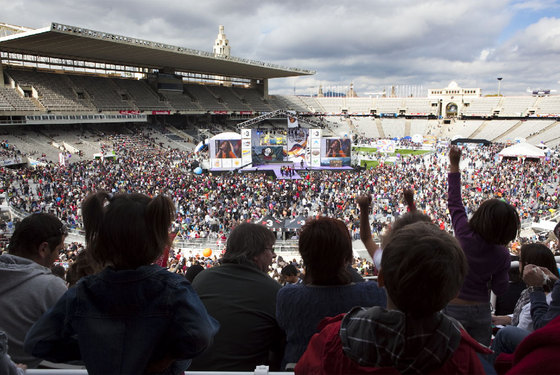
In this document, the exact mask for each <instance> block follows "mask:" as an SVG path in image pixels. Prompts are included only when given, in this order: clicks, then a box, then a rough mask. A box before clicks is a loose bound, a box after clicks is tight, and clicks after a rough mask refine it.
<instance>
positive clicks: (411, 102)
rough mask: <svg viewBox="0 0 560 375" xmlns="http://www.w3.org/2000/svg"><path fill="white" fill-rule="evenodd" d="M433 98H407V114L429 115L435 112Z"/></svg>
mask: <svg viewBox="0 0 560 375" xmlns="http://www.w3.org/2000/svg"><path fill="white" fill-rule="evenodd" d="M433 102H435V101H434V100H433V99H427V98H406V99H405V103H406V104H405V105H406V114H412V115H429V114H435V110H434V109H433V107H432V103H433Z"/></svg>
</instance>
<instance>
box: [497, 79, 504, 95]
mask: <svg viewBox="0 0 560 375" xmlns="http://www.w3.org/2000/svg"><path fill="white" fill-rule="evenodd" d="M497 79H498V96H500V88H501V85H502V79H503V78H502V77H498V78H497Z"/></svg>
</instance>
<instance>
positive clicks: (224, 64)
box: [0, 23, 560, 277]
mask: <svg viewBox="0 0 560 375" xmlns="http://www.w3.org/2000/svg"><path fill="white" fill-rule="evenodd" d="M313 74H315V72H314V71H311V70H306V69H301V68H294V67H284V66H279V65H275V64H274V63H266V62H261V61H254V60H247V59H242V58H237V57H233V56H230V53H229V41H228V40H227V39H226V38H225V34H224V30H223V27H221V28H220V32H219V34H218V38H217V39H216V42H215V45H214V51H213V52H212V53H210V52H204V51H199V50H194V49H189V48H186V47H179V46H173V45H168V44H164V43H159V42H153V41H149V40H141V39H138V38H131V37H127V36H123V35H116V34H112V33H108V32H103V31H95V30H89V29H85V28H82V27H79V26H71V25H65V24H59V23H52V24H51V25H50V26H48V27H45V28H41V29H28V28H25V27H21V26H15V25H8V24H0V139H1V140H2V145H1V146H2V153H1V154H0V163H1V165H2V184H3V186H2V191H3V193H4V198H3V202H2V206H1V208H2V212H1V215H2V217H1V219H2V222H1V225H2V227H1V229H2V249H5V248H6V245H7V242H8V241H9V237H10V235H11V233H12V232H13V229H14V225H15V222H17V221H19V220H21V219H23V218H24V217H25V216H27V215H29V214H30V213H32V212H50V213H54V214H56V215H57V216H58V217H59V218H61V220H62V221H63V222H64V223H65V224H66V225H68V227H70V228H71V230H70V234H69V237H68V240H69V241H71V242H72V243H74V244H78V245H77V247H78V248H80V247H83V244H84V232H83V230H82V229H83V222H82V220H81V218H80V213H81V209H80V202H81V200H82V199H83V198H84V197H85V195H86V194H87V193H88V192H91V191H94V190H95V189H105V190H107V191H109V192H113V193H117V192H136V191H139V192H143V193H146V194H148V195H154V196H155V195H157V194H167V195H169V196H170V197H172V199H173V201H174V203H175V205H176V206H177V212H178V218H177V220H176V221H175V222H174V224H173V225H174V231H175V232H176V233H177V237H176V239H175V242H174V245H173V248H174V249H175V251H176V253H177V256H178V258H177V259H172V258H171V259H170V262H173V263H170V264H172V265H173V267H175V269H178V268H179V267H180V266H181V261H182V262H183V263H182V265H183V266H184V264H185V260H187V261H188V262H189V263H190V260H189V259H192V258H194V257H196V259H197V260H198V259H202V261H203V262H204V258H208V259H207V260H206V262H209V263H212V262H213V261H214V260H216V259H217V256H219V255H220V254H222V253H223V251H224V246H225V239H226V238H227V235H228V234H229V232H230V230H231V229H232V228H233V227H234V226H235V225H236V224H237V223H240V222H254V223H259V224H263V225H265V226H267V227H268V228H270V229H271V230H273V231H274V232H275V233H276V235H277V238H278V240H277V242H276V245H275V249H276V250H275V251H276V253H277V254H278V255H279V256H282V257H284V258H285V259H292V258H298V259H299V254H298V251H297V239H296V238H297V233H298V230H299V229H300V228H301V226H302V225H303V223H305V220H307V219H308V218H311V217H316V216H319V215H325V216H331V217H336V218H340V219H341V220H343V221H344V222H345V223H346V225H347V227H348V230H349V232H350V234H351V236H352V239H353V240H354V242H353V246H354V256H355V257H356V259H355V266H356V267H358V268H360V272H361V273H362V275H364V276H367V277H371V275H372V272H371V271H372V269H373V266H371V259H367V258H368V255H367V251H366V249H365V248H364V246H363V245H362V244H361V242H360V241H359V238H360V235H359V224H357V220H358V207H357V205H356V203H355V199H356V198H357V197H358V196H359V195H361V194H371V195H372V196H373V197H374V204H373V207H372V212H371V219H372V228H373V232H374V237H375V238H376V241H378V240H379V239H380V238H382V234H383V233H384V231H385V230H386V228H387V227H389V226H390V223H392V222H393V221H394V220H395V219H396V218H398V217H399V215H401V214H404V213H405V212H406V205H404V204H403V203H402V202H400V195H401V193H402V190H403V189H404V188H408V187H412V188H413V189H414V190H415V191H416V199H417V205H418V207H419V209H421V210H422V212H423V213H426V214H427V215H429V216H430V217H432V219H433V221H434V222H436V223H437V224H438V225H439V226H440V228H442V229H445V230H448V231H451V229H452V227H451V223H450V220H449V215H448V211H447V207H446V200H445V195H446V194H447V193H446V186H445V185H446V170H445V168H446V167H445V165H446V164H445V163H446V161H447V148H448V146H449V145H450V144H460V145H462V146H463V147H464V149H465V160H464V167H465V168H466V169H467V170H468V173H467V174H466V175H467V184H468V185H467V186H468V188H467V189H468V194H469V201H468V204H469V207H468V211H469V213H472V212H473V211H474V210H475V208H476V207H478V205H479V204H480V202H482V201H483V200H485V199H488V198H494V197H497V198H505V199H507V200H508V201H510V202H512V204H514V205H515V207H516V209H517V210H518V212H519V215H520V217H521V223H522V226H521V231H520V235H519V238H518V239H516V241H514V242H513V243H512V244H511V245H510V248H509V249H510V251H511V252H512V253H515V251H516V250H517V249H518V248H519V246H520V245H521V244H522V243H525V242H527V241H541V242H544V243H546V244H547V245H549V246H550V247H551V249H552V248H553V247H554V243H555V241H556V240H557V239H556V237H555V236H554V234H553V233H552V230H553V228H554V227H555V225H556V223H557V222H558V217H559V210H558V209H559V201H558V194H559V192H560V188H559V180H558V179H559V177H558V176H559V175H560V173H559V172H560V171H559V165H560V164H559V157H560V154H559V151H558V150H559V148H558V146H559V145H560V96H559V95H552V94H551V93H550V92H546V91H542V92H534V93H532V94H528V95H524V96H501V95H497V96H496V95H493V96H484V95H483V93H482V92H481V90H480V89H479V88H463V87H460V85H459V84H458V83H456V82H451V83H449V85H448V86H447V87H444V88H431V89H429V90H428V92H427V93H426V95H425V96H423V97H422V96H414V97H413V96H410V95H405V96H398V95H397V94H396V91H397V90H396V89H393V90H391V92H386V93H383V94H379V95H377V96H375V97H373V96H367V97H364V96H359V93H356V92H354V90H353V88H352V87H350V89H349V90H348V92H344V93H341V94H340V93H339V94H337V95H333V93H332V92H330V91H328V92H323V89H322V88H320V89H319V90H318V92H317V93H316V94H315V95H310V96H295V95H292V96H290V95H274V94H273V93H270V92H269V81H270V80H272V79H278V78H285V77H303V76H310V75H313ZM462 165H463V164H462ZM75 248H76V246H74V249H75ZM208 250H210V251H208ZM212 254H213V255H214V256H213V257H212V256H211V255H212ZM556 255H558V254H556ZM366 259H367V260H366ZM366 263H367V265H366ZM61 264H64V265H65V266H67V265H68V262H67V261H66V262H61ZM364 272H365V274H364ZM368 272H369V273H368ZM278 273H279V272H278V270H275V271H271V276H274V277H277V276H279V275H278Z"/></svg>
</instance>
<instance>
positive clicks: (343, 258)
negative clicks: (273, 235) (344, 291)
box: [299, 216, 352, 285]
mask: <svg viewBox="0 0 560 375" xmlns="http://www.w3.org/2000/svg"><path fill="white" fill-rule="evenodd" d="M299 253H300V254H301V258H302V259H303V264H304V267H305V277H304V282H305V283H306V284H314V285H344V284H348V283H350V282H351V277H350V274H349V273H348V270H347V268H346V267H347V265H348V264H349V262H350V261H351V260H352V239H351V237H350V233H349V232H348V228H347V227H346V225H345V224H344V223H343V222H342V221H340V220H338V219H333V218H330V217H323V216H321V217H319V218H317V219H312V220H309V221H307V222H306V223H305V225H304V226H303V227H302V229H301V234H300V236H299Z"/></svg>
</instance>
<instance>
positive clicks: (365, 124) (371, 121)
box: [352, 117, 381, 138]
mask: <svg viewBox="0 0 560 375" xmlns="http://www.w3.org/2000/svg"><path fill="white" fill-rule="evenodd" d="M352 123H353V124H354V126H355V127H356V129H357V132H358V134H360V135H362V136H364V137H367V138H379V137H380V136H381V135H380V134H379V131H378V129H377V125H376V122H375V117H352Z"/></svg>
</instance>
